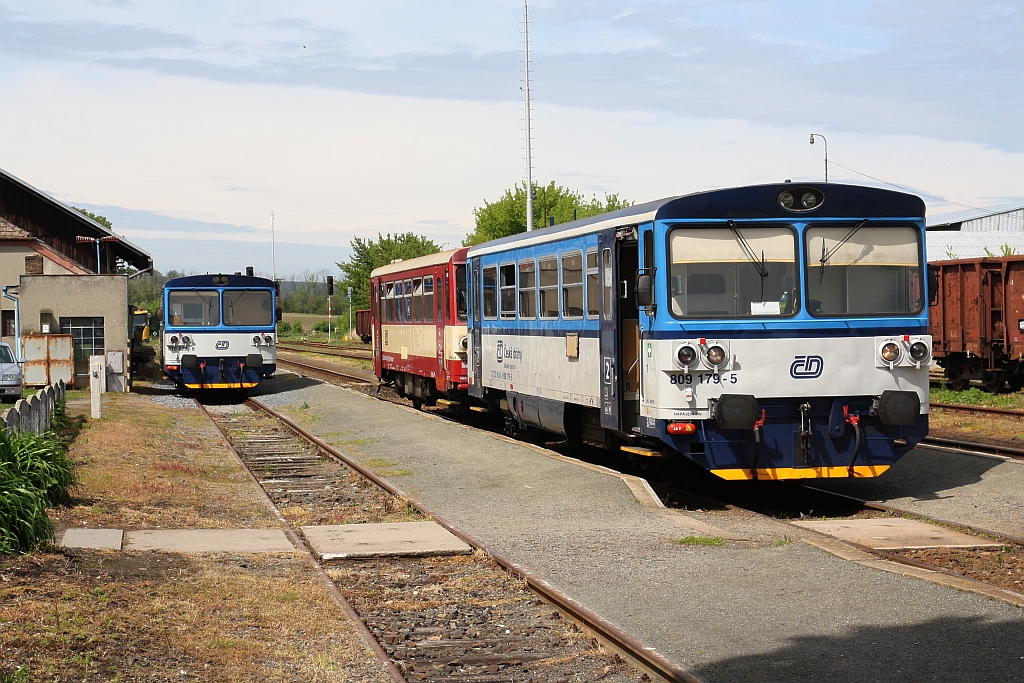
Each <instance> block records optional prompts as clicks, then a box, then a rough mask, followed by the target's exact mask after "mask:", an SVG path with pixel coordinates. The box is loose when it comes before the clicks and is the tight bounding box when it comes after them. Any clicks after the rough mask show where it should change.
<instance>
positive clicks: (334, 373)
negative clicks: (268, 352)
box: [277, 357, 378, 384]
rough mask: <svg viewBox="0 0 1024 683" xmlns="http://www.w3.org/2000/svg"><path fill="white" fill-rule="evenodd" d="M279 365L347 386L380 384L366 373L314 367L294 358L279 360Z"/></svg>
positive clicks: (319, 366)
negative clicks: (337, 381) (338, 381)
mask: <svg viewBox="0 0 1024 683" xmlns="http://www.w3.org/2000/svg"><path fill="white" fill-rule="evenodd" d="M277 364H278V365H283V366H285V367H288V366H291V367H294V368H299V369H300V370H301V371H302V372H304V373H307V374H309V373H315V374H314V375H313V376H317V375H319V376H320V377H327V378H329V380H340V381H341V382H343V383H345V384H378V381H377V378H376V377H373V376H372V375H367V374H365V373H358V372H357V371H356V370H352V371H351V372H344V371H341V370H336V369H333V368H325V367H323V366H321V365H313V364H312V363H306V362H303V361H298V360H294V359H292V358H281V357H278V358H277Z"/></svg>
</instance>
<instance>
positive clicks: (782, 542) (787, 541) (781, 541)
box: [775, 535, 793, 548]
mask: <svg viewBox="0 0 1024 683" xmlns="http://www.w3.org/2000/svg"><path fill="white" fill-rule="evenodd" d="M792 542H793V539H792V538H790V537H789V536H785V535H784V536H783V537H782V538H780V539H779V540H777V541H775V547H777V548H778V547H782V546H784V545H789V544H790V543H792Z"/></svg>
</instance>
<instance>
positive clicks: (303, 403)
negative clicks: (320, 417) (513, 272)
mask: <svg viewBox="0 0 1024 683" xmlns="http://www.w3.org/2000/svg"><path fill="white" fill-rule="evenodd" d="M299 410H309V404H308V403H306V402H305V401H303V402H302V405H301V406H299Z"/></svg>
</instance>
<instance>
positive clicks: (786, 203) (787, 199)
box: [779, 192, 793, 209]
mask: <svg viewBox="0 0 1024 683" xmlns="http://www.w3.org/2000/svg"><path fill="white" fill-rule="evenodd" d="M779 204H781V205H782V208H784V209H792V208H793V195H792V194H791V193H789V192H783V193H782V196H781V197H779Z"/></svg>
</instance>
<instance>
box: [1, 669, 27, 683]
mask: <svg viewBox="0 0 1024 683" xmlns="http://www.w3.org/2000/svg"><path fill="white" fill-rule="evenodd" d="M0 683H28V668H27V667H25V666H19V667H18V668H17V669H15V671H14V673H12V674H0Z"/></svg>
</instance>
